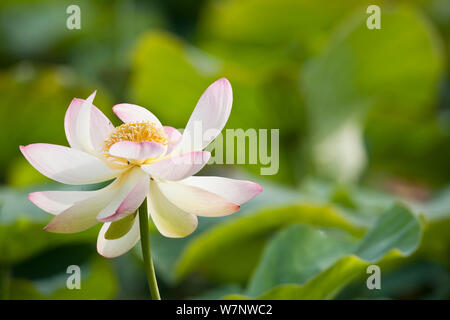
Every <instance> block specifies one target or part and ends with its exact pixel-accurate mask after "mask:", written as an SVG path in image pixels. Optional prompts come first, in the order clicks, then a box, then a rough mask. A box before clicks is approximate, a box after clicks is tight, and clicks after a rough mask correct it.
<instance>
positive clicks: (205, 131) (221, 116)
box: [180, 78, 233, 153]
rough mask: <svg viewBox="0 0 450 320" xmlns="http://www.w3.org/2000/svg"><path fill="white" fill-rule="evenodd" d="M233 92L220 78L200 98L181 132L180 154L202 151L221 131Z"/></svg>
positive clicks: (226, 82)
mask: <svg viewBox="0 0 450 320" xmlns="http://www.w3.org/2000/svg"><path fill="white" fill-rule="evenodd" d="M232 103H233V91H232V89H231V84H230V82H229V81H228V80H227V79H225V78H221V79H219V80H217V81H216V82H214V83H213V84H211V85H210V86H209V87H208V88H207V89H206V91H205V92H204V93H203V95H202V96H201V97H200V100H199V101H198V103H197V105H196V107H195V109H194V111H193V112H192V115H191V117H190V119H189V121H188V123H187V125H186V128H185V130H184V132H183V141H182V143H181V150H180V152H181V153H185V152H189V151H198V150H203V149H204V148H205V147H206V146H208V144H209V143H210V142H211V141H212V140H214V139H215V138H216V137H217V135H218V134H219V133H220V132H221V131H222V129H223V127H224V126H225V124H226V122H227V120H228V117H229V116H230V112H231V105H232Z"/></svg>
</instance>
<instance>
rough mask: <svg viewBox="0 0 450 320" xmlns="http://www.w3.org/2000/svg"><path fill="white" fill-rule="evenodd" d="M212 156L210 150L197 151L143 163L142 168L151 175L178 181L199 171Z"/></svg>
mask: <svg viewBox="0 0 450 320" xmlns="http://www.w3.org/2000/svg"><path fill="white" fill-rule="evenodd" d="M210 157H211V153H210V152H208V151H196V152H191V153H186V154H183V155H180V156H175V157H171V158H168V159H165V160H161V161H157V162H155V163H152V164H148V165H143V166H141V168H142V170H144V171H145V172H147V173H148V174H150V175H151V176H154V177H157V178H160V179H164V180H170V181H177V180H182V179H185V178H187V177H190V176H192V175H194V174H196V173H197V172H199V171H200V170H201V169H202V168H203V167H204V166H205V165H206V163H207V162H208V160H209V158H210Z"/></svg>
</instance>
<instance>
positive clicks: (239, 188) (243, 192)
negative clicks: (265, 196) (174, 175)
mask: <svg viewBox="0 0 450 320" xmlns="http://www.w3.org/2000/svg"><path fill="white" fill-rule="evenodd" d="M180 182H181V183H183V184H187V185H190V186H194V187H198V188H201V189H203V190H207V191H209V192H213V193H215V194H217V195H219V196H221V197H223V198H225V199H227V200H229V201H231V202H234V203H237V204H243V203H245V202H247V201H249V200H250V199H252V198H253V197H255V196H256V195H257V194H259V193H260V192H261V191H262V188H261V186H260V185H259V184H257V183H254V182H251V181H246V180H235V179H229V178H222V177H202V176H197V177H189V178H187V179H184V180H183V181H180Z"/></svg>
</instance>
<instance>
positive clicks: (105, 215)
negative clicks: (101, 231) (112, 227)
mask: <svg viewBox="0 0 450 320" xmlns="http://www.w3.org/2000/svg"><path fill="white" fill-rule="evenodd" d="M149 183H150V178H149V176H148V175H147V174H146V173H144V172H143V171H142V170H141V169H140V168H139V167H135V168H133V169H131V170H130V171H129V172H127V173H126V174H124V175H123V176H121V177H120V181H119V184H120V187H119V191H118V192H117V193H116V194H115V196H114V198H112V199H111V200H110V202H109V203H108V205H107V206H106V207H105V208H103V209H102V210H101V211H100V212H99V214H98V215H97V219H98V220H99V221H101V222H110V221H116V220H119V219H121V218H123V217H125V216H127V215H130V214H132V213H134V212H136V210H137V209H138V208H139V206H140V205H141V203H142V202H143V201H144V199H145V197H146V196H147V193H148V188H149Z"/></svg>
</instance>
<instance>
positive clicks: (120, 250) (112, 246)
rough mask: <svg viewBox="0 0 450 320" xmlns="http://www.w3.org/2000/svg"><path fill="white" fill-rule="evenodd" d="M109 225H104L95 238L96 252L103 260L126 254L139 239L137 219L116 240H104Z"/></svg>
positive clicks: (109, 223) (108, 223)
mask: <svg viewBox="0 0 450 320" xmlns="http://www.w3.org/2000/svg"><path fill="white" fill-rule="evenodd" d="M110 225H111V222H107V223H105V224H104V225H103V227H102V228H101V229H100V233H99V234H98V238H97V251H98V253H99V254H101V255H102V256H104V257H105V258H115V257H118V256H120V255H122V254H124V253H126V252H128V251H129V250H131V249H132V248H133V247H134V246H135V245H136V243H137V242H138V241H139V239H140V234H139V219H136V218H135V219H134V223H133V226H132V227H131V229H130V230H129V231H128V232H127V233H126V234H125V235H124V236H122V237H120V238H118V239H113V240H108V239H105V234H106V232H107V231H108V228H109V227H110Z"/></svg>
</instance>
